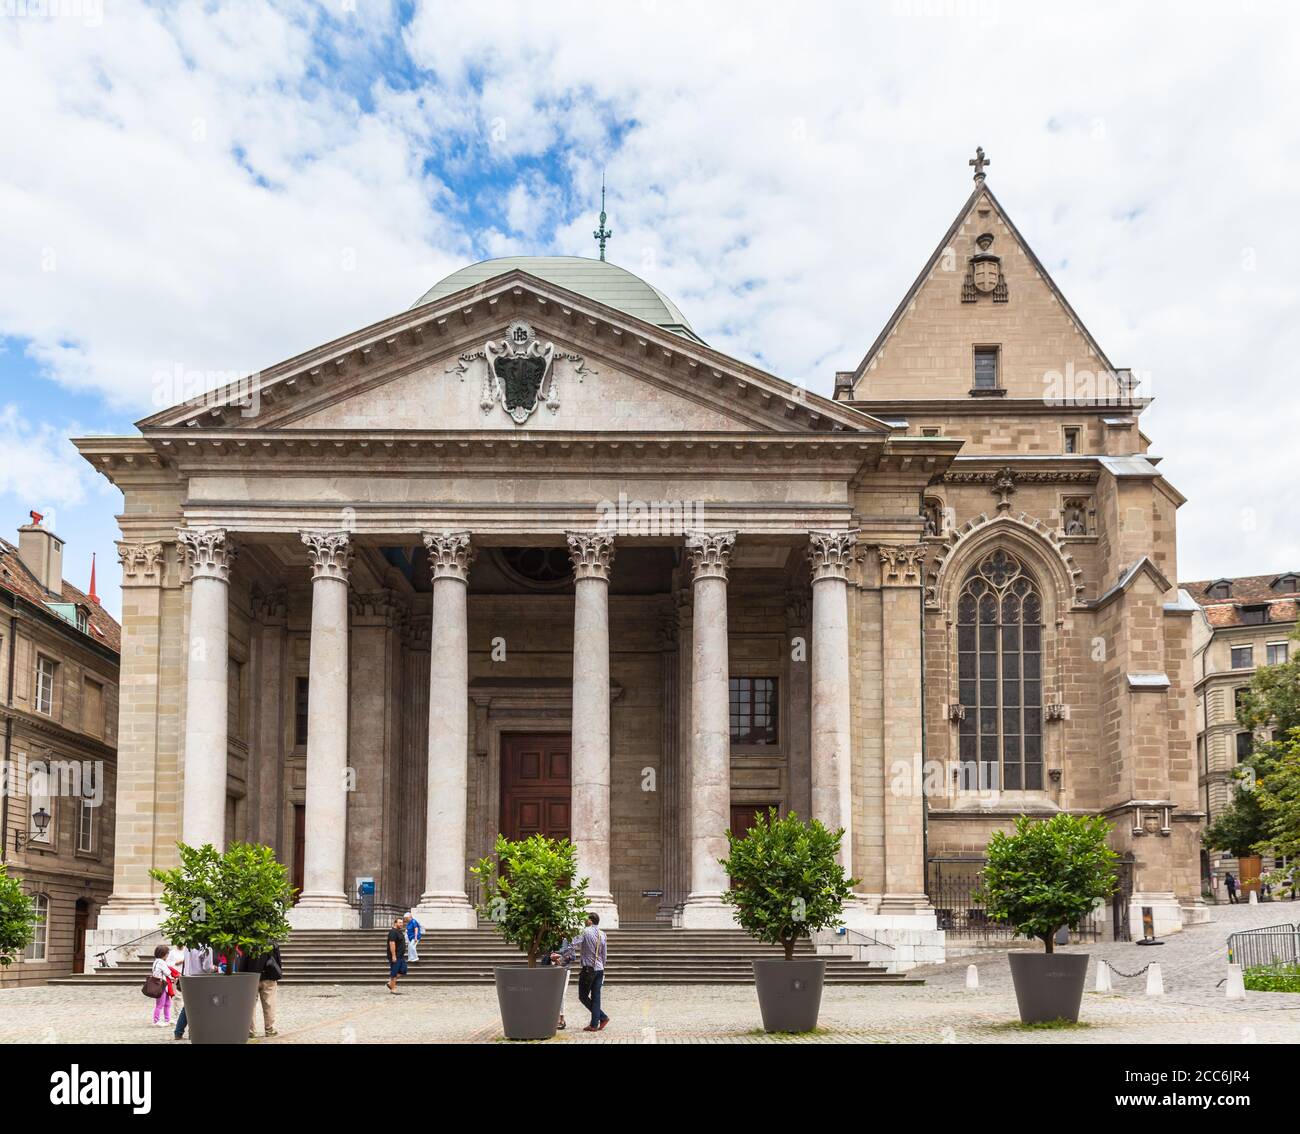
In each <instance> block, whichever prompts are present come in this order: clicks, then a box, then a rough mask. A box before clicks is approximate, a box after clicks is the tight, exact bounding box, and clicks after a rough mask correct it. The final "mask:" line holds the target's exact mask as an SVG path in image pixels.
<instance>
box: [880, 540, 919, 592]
mask: <svg viewBox="0 0 1300 1134" xmlns="http://www.w3.org/2000/svg"><path fill="white" fill-rule="evenodd" d="M878 550H879V552H880V581H881V583H883V584H884V585H885V586H895V587H906V586H916V585H918V584H919V583H920V582H921V577H922V575H923V574H924V572H925V553H926V546H925V544H923V543H915V544H912V543H882V544H881V545H880V547H879V549H878Z"/></svg>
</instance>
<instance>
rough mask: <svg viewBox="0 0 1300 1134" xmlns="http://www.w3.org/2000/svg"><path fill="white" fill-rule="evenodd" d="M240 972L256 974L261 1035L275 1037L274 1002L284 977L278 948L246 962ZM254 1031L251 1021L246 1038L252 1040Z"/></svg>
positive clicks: (277, 946)
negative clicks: (260, 1013)
mask: <svg viewBox="0 0 1300 1134" xmlns="http://www.w3.org/2000/svg"><path fill="white" fill-rule="evenodd" d="M240 972H245V973H257V974H258V980H257V999H258V1000H260V1001H261V1003H262V1035H264V1036H267V1037H270V1036H273V1035H277V1034H278V1033H277V1032H276V1030H275V1002H276V995H277V990H278V989H279V987H280V979H281V978H282V977H283V976H284V962H283V961H282V960H281V958H280V946H279V945H272V946H271V951H270V952H269V953H263V954H262V955H261V956H260V957H252V958H250V959H248V960H246V961H245V962H244V964H243V967H242V968H241V969H240ZM254 1037H255V1031H254V1028H253V1023H252V1021H250V1022H249V1025H248V1038H249V1039H253V1038H254Z"/></svg>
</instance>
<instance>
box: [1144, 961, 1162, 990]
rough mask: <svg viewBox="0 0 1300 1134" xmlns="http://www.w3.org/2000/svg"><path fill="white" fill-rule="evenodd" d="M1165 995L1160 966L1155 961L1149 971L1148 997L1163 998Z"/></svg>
mask: <svg viewBox="0 0 1300 1134" xmlns="http://www.w3.org/2000/svg"><path fill="white" fill-rule="evenodd" d="M1164 994H1165V982H1164V978H1163V977H1162V976H1161V975H1160V965H1159V964H1158V963H1156V962H1155V961H1152V962H1151V966H1150V967H1149V968H1148V969H1147V995H1148V996H1163V995H1164Z"/></svg>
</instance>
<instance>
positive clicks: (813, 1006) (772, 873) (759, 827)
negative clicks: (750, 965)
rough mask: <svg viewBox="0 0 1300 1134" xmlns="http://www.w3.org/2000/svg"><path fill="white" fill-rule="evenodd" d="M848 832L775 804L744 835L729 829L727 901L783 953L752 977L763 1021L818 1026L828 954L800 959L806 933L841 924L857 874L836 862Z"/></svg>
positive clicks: (771, 1026)
mask: <svg viewBox="0 0 1300 1134" xmlns="http://www.w3.org/2000/svg"><path fill="white" fill-rule="evenodd" d="M843 837H844V831H843V830H838V831H830V830H828V829H827V828H826V827H824V826H822V824H821V823H819V822H818V821H817V820H816V819H814V820H812V821H811V822H805V821H804V820H802V819H800V818H799V817H798V816H797V815H795V814H794V813H793V812H791V813H790V814H789V815H787V816H786V817H785V818H784V819H779V818H777V813H776V808H774V807H773V808H769V810H768V813H767V815H766V816H763V815H757V816H755V819H754V825H753V826H752V827H751V828H750V829H749V830H748V831H747V832H746V833H745V834H744V835H736V834H734V833H733V832H731V831H728V832H727V844H728V848H729V852H730V853H729V854H728V856H727V857H726V858H724V859H722V866H723V868H724V869H725V870H726V871H727V873H728V874H729V875H730V876H731V883H732V888H731V889H730V890H728V891H727V892H726V893H725V894H723V895H722V900H723V901H724V902H726V903H727V904H728V905H730V906H734V907H735V910H736V921H737V922H739V924H740V927H741V928H742V929H744V930H745V932H746V933H748V934H749V935H750V936H751V937H753V938H754V939H755V940H756V941H761V942H763V943H764V944H765V945H780V946H781V948H782V949H783V950H784V951H785V958H784V959H777V958H772V959H771V960H762V961H755V962H754V984H755V986H756V987H757V989H758V1007H759V1011H760V1012H761V1013H762V1015H763V1028H764V1029H765V1030H766V1031H769V1032H807V1031H811V1030H812V1029H813V1028H815V1027H816V1026H817V1013H818V1011H819V1009H820V1008H821V1001H822V985H823V984H824V982H825V979H826V960H825V958H824V957H809V958H806V959H800V960H797V961H796V960H795V957H794V947H795V945H796V944H797V943H798V941H799V939H800V938H801V937H811V936H812V934H813V932H814V931H816V930H819V929H833V928H835V927H836V926H838V925H841V924H843V923H842V919H841V917H840V914H841V912H842V911H843V909H844V903H845V902H846V901H847V900H848V899H849V897H850V896H851V894H852V892H853V887H854V885H856V883H857V879H854V878H846V877H845V876H844V868H843V867H842V866H841V865H840V864H839V862H838V861H837V856H838V854H839V849H840V841H841V839H843Z"/></svg>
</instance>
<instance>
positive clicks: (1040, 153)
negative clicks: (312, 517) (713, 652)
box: [0, 0, 1300, 613]
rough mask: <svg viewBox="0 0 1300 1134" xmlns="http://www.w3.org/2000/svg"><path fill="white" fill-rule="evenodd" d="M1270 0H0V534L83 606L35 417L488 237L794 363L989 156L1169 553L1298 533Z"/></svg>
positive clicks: (83, 411)
mask: <svg viewBox="0 0 1300 1134" xmlns="http://www.w3.org/2000/svg"><path fill="white" fill-rule="evenodd" d="M1297 42H1300V8H1298V6H1296V5H1294V4H1276V5H1275V4H1270V3H1263V2H1258V0H1257V2H1255V3H1249V2H1247V3H1242V4H1236V5H1234V4H1223V3H1214V4H1204V5H1198V4H1192V3H1187V2H1180V3H1177V4H1167V5H1164V4H1156V3H1143V4H1141V5H1133V4H1122V5H1114V6H1112V5H1106V4H1096V3H1087V4H1083V3H1078V4H1070V5H1063V4H1053V3H1045V2H1043V0H1037V2H1034V3H1029V4H1025V5H1021V4H1017V3H1011V2H1009V0H894V2H892V3H890V2H885V3H878V4H871V5H864V4H848V3H844V4H819V3H815V2H811V0H804V2H802V3H799V4H788V3H785V4H770V5H768V4H760V3H756V2H754V0H749V2H747V3H743V4H734V5H733V4H723V3H716V2H710V3H708V4H702V3H699V2H695V3H683V4H678V3H668V2H666V0H640V2H627V3H618V4H608V3H606V4H576V3H575V4H569V3H563V2H560V0H549V2H548V3H545V4H538V3H528V4H522V3H521V4H518V5H507V4H494V3H489V2H484V0H476V2H475V3H472V4H469V3H463V2H462V3H451V4H442V3H429V4H415V5H412V4H408V3H401V4H392V3H384V2H381V0H330V2H329V3H326V4H324V5H315V4H303V3H293V2H286V3H265V2H261V3H258V2H236V3H229V4H225V3H193V2H181V3H168V4H162V5H156V6H145V5H140V4H135V3H126V2H116V0H42V2H37V0H0V100H2V102H0V105H3V106H4V108H5V109H4V112H3V114H0V535H4V536H6V537H8V538H10V539H13V538H14V535H13V531H14V528H16V527H17V525H18V524H19V523H20V522H22V521H23V520H25V518H26V515H27V512H28V511H29V510H30V509H32V508H36V509H38V510H41V511H44V512H45V513H47V515H50V516H51V517H52V524H53V526H54V527H55V530H57V531H58V533H59V534H60V535H61V536H63V537H64V538H65V539H67V540H68V549H67V558H66V560H65V563H66V574H67V575H68V576H69V577H70V578H71V579H73V580H74V581H76V582H78V583H80V584H81V585H83V586H84V585H85V581H86V577H87V576H88V573H89V561H90V554H91V552H92V551H96V552H98V554H99V562H100V564H101V570H100V573H99V579H100V587H101V591H102V592H103V593H104V599H105V603H106V605H107V606H108V607H109V609H111V610H113V611H114V612H115V613H116V612H117V610H118V607H119V596H118V594H117V587H116V580H117V575H118V570H117V564H116V558H115V553H114V551H113V540H114V538H115V537H116V535H117V530H116V524H115V522H114V520H113V515H114V513H115V512H116V511H117V510H118V508H119V507H120V496H119V495H118V494H117V493H116V492H115V491H114V490H113V489H112V488H111V487H110V486H108V485H107V484H105V483H104V482H103V481H102V480H99V479H98V478H97V477H96V476H94V475H93V474H92V473H91V472H90V470H89V467H88V466H84V465H83V463H82V462H81V460H80V458H79V457H78V456H77V455H76V454H75V452H74V451H73V450H72V449H71V447H70V446H69V445H68V444H67V443H66V440H65V439H66V438H67V437H68V436H69V435H76V434H85V433H99V432H111V433H123V432H131V431H132V426H131V423H132V422H133V421H135V420H138V419H139V418H141V417H143V416H144V415H146V414H147V413H150V412H152V411H153V410H154V409H155V408H157V407H156V406H155V404H154V403H155V400H156V391H157V390H158V389H159V388H161V387H160V384H159V382H158V380H157V376H158V375H159V374H160V373H164V374H166V373H173V372H175V370H176V369H177V368H178V367H179V368H182V369H184V370H202V371H214V372H231V371H236V372H239V371H253V370H256V369H259V368H262V367H265V366H268V365H270V364H272V363H274V362H276V361H278V360H280V359H282V358H285V357H288V356H290V355H292V354H294V353H296V352H298V351H300V350H302V349H305V348H308V347H311V346H313V345H315V344H317V343H320V342H323V341H326V340H328V339H332V338H334V337H337V336H338V335H340V334H343V333H345V332H348V331H351V330H354V329H356V328H359V327H361V326H364V325H366V324H367V323H370V322H372V321H374V320H376V319H379V318H381V317H384V316H386V315H390V314H393V313H394V312H397V311H399V310H402V309H404V308H405V307H407V306H409V305H410V304H411V302H412V301H413V300H414V299H415V298H416V297H417V296H419V295H420V294H421V293H422V292H423V291H424V290H425V289H426V288H428V287H429V286H430V285H431V284H433V283H434V282H435V281H437V280H438V279H440V278H441V277H442V276H444V275H446V274H447V273H448V272H449V271H451V270H452V269H454V268H456V267H458V266H460V265H462V264H464V263H467V262H470V261H474V260H478V259H483V258H485V257H489V256H496V255H503V254H511V253H520V254H529V253H553V254H554V253H560V254H581V255H590V254H592V253H593V247H594V246H593V243H592V239H591V230H592V228H593V227H594V221H595V217H594V214H595V212H596V211H597V207H598V206H597V201H598V198H599V184H600V173H601V169H602V168H603V169H605V170H606V171H607V176H608V181H609V192H610V204H609V212H610V215H611V225H612V227H613V229H614V232H615V237H614V240H613V242H612V243H611V246H610V258H611V259H612V260H614V261H615V262H617V263H619V264H622V265H623V266H625V267H627V268H629V269H631V270H632V271H635V272H637V273H639V274H641V275H644V276H645V277H646V278H648V279H650V280H651V281H652V282H654V283H655V284H657V285H658V286H659V287H661V288H662V289H663V290H664V291H666V292H667V293H668V294H669V295H671V296H673V297H674V298H675V299H676V300H677V302H678V303H679V305H680V306H681V307H682V308H683V310H684V311H685V312H686V314H687V316H688V318H690V320H691V322H692V324H693V325H694V327H695V328H696V330H697V331H699V332H700V333H701V334H702V335H703V336H704V338H705V339H706V340H708V341H709V342H710V343H711V344H712V345H714V346H716V347H718V348H720V349H722V350H725V351H727V352H729V353H732V354H734V355H736V356H738V357H740V358H743V359H746V360H749V361H752V362H756V363H758V364H759V365H761V366H764V367H766V368H768V369H770V370H772V371H774V372H775V373H777V374H780V375H781V376H783V377H786V378H789V379H791V380H794V381H799V382H803V383H805V384H807V385H808V386H809V387H811V388H812V389H815V390H817V391H819V392H822V393H829V391H830V387H831V381H832V375H833V373H834V371H835V370H836V369H848V368H851V367H852V366H853V365H854V364H855V363H856V362H857V361H858V360H859V359H860V358H861V356H862V354H863V353H864V351H865V350H866V348H867V346H868V345H869V344H870V342H871V341H872V339H873V338H874V337H875V335H876V333H877V331H878V330H879V329H880V327H881V325H882V324H883V322H884V321H885V319H886V318H887V317H888V315H889V313H890V312H891V311H892V310H893V308H894V306H895V304H896V303H897V301H898V299H899V298H900V297H901V295H902V293H903V292H904V291H905V289H906V288H907V286H908V285H909V284H910V282H911V280H912V279H913V277H914V276H915V275H916V273H917V271H918V270H919V269H920V267H921V266H922V264H923V263H924V261H925V259H926V257H927V256H928V255H929V253H930V252H931V250H932V249H933V247H934V245H935V244H936V242H937V241H938V239H939V237H940V236H942V234H943V232H944V230H945V229H946V227H947V225H948V224H949V223H950V221H951V220H952V217H953V216H954V214H955V213H956V211H957V209H958V207H959V206H960V205H961V203H962V202H963V200H964V199H965V197H966V195H967V193H968V191H969V189H970V170H969V169H968V167H967V165H966V162H967V159H968V158H969V157H970V156H971V153H972V152H973V150H974V147H975V146H976V144H980V145H983V146H984V147H985V149H986V151H987V152H988V154H989V156H990V157H991V158H992V161H993V164H992V166H991V167H990V169H989V171H988V172H989V184H990V186H991V187H992V188H993V189H994V190H995V191H996V193H997V194H998V197H999V199H1000V200H1001V202H1002V203H1003V205H1004V206H1005V207H1006V208H1007V209H1008V210H1009V212H1010V214H1011V216H1012V217H1013V218H1014V219H1015V221H1016V223H1017V225H1018V227H1019V228H1020V230H1021V231H1022V233H1024V235H1025V236H1026V238H1027V239H1028V240H1029V241H1030V242H1031V244H1032V245H1033V246H1034V248H1035V250H1036V251H1037V253H1038V254H1039V256H1040V258H1041V259H1042V260H1043V261H1044V263H1045V264H1046V265H1047V267H1048V269H1049V271H1051V272H1052V274H1053V276H1054V277H1055V279H1056V281H1057V282H1058V284H1060V286H1061V287H1062V289H1063V290H1064V291H1065V293H1066V295H1067V296H1068V297H1069V298H1070V300H1071V302H1072V304H1073V306H1074V307H1075V309H1076V310H1077V311H1078V312H1079V314H1080V315H1081V317H1082V318H1083V319H1084V321H1085V322H1086V323H1087V324H1088V326H1089V328H1090V329H1091V330H1092V332H1093V333H1094V334H1095V335H1096V336H1097V338H1098V339H1099V341H1100V342H1101V344H1102V346H1103V347H1104V348H1105V350H1106V351H1107V353H1108V354H1109V356H1110V358H1111V359H1112V361H1113V362H1114V363H1115V364H1116V365H1119V366H1131V367H1133V368H1134V369H1135V370H1137V371H1140V372H1141V373H1142V375H1143V377H1144V382H1143V387H1142V389H1143V392H1146V393H1148V394H1151V395H1153V396H1154V397H1155V398H1156V403H1155V405H1154V406H1153V407H1152V409H1151V410H1149V411H1148V412H1147V414H1146V416H1145V417H1144V426H1145V429H1146V431H1147V432H1148V434H1150V435H1151V436H1152V438H1153V439H1154V448H1153V451H1154V452H1156V453H1158V454H1161V455H1162V456H1163V457H1164V458H1165V460H1164V463H1163V465H1162V468H1163V469H1164V470H1165V472H1166V473H1167V474H1168V476H1169V477H1170V478H1171V480H1172V481H1173V482H1174V483H1175V484H1176V485H1177V486H1178V487H1179V488H1180V489H1181V490H1182V491H1183V492H1184V493H1185V494H1186V495H1187V496H1188V497H1189V503H1188V504H1187V505H1186V506H1185V507H1184V509H1183V510H1182V512H1181V514H1180V515H1181V524H1180V577H1181V578H1183V579H1185V580H1188V579H1201V578H1206V577H1209V576H1216V575H1232V574H1256V573H1265V572H1269V571H1274V570H1281V569H1284V568H1295V567H1300V508H1298V507H1297V503H1296V484H1297V480H1300V476H1298V475H1297V474H1300V456H1298V455H1297V448H1298V447H1300V428H1298V426H1300V411H1298V410H1297V404H1298V399H1297V394H1296V359H1297V356H1298V355H1300V235H1298V233H1300V225H1297V222H1296V218H1295V216H1294V211H1295V209H1296V206H1297V202H1298V201H1300V193H1298V192H1297V189H1298V187H1300V137H1298V136H1297V135H1300V112H1298V110H1300V78H1297V72H1298V68H1297V61H1296V48H1295V44H1296V43H1297Z"/></svg>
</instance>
